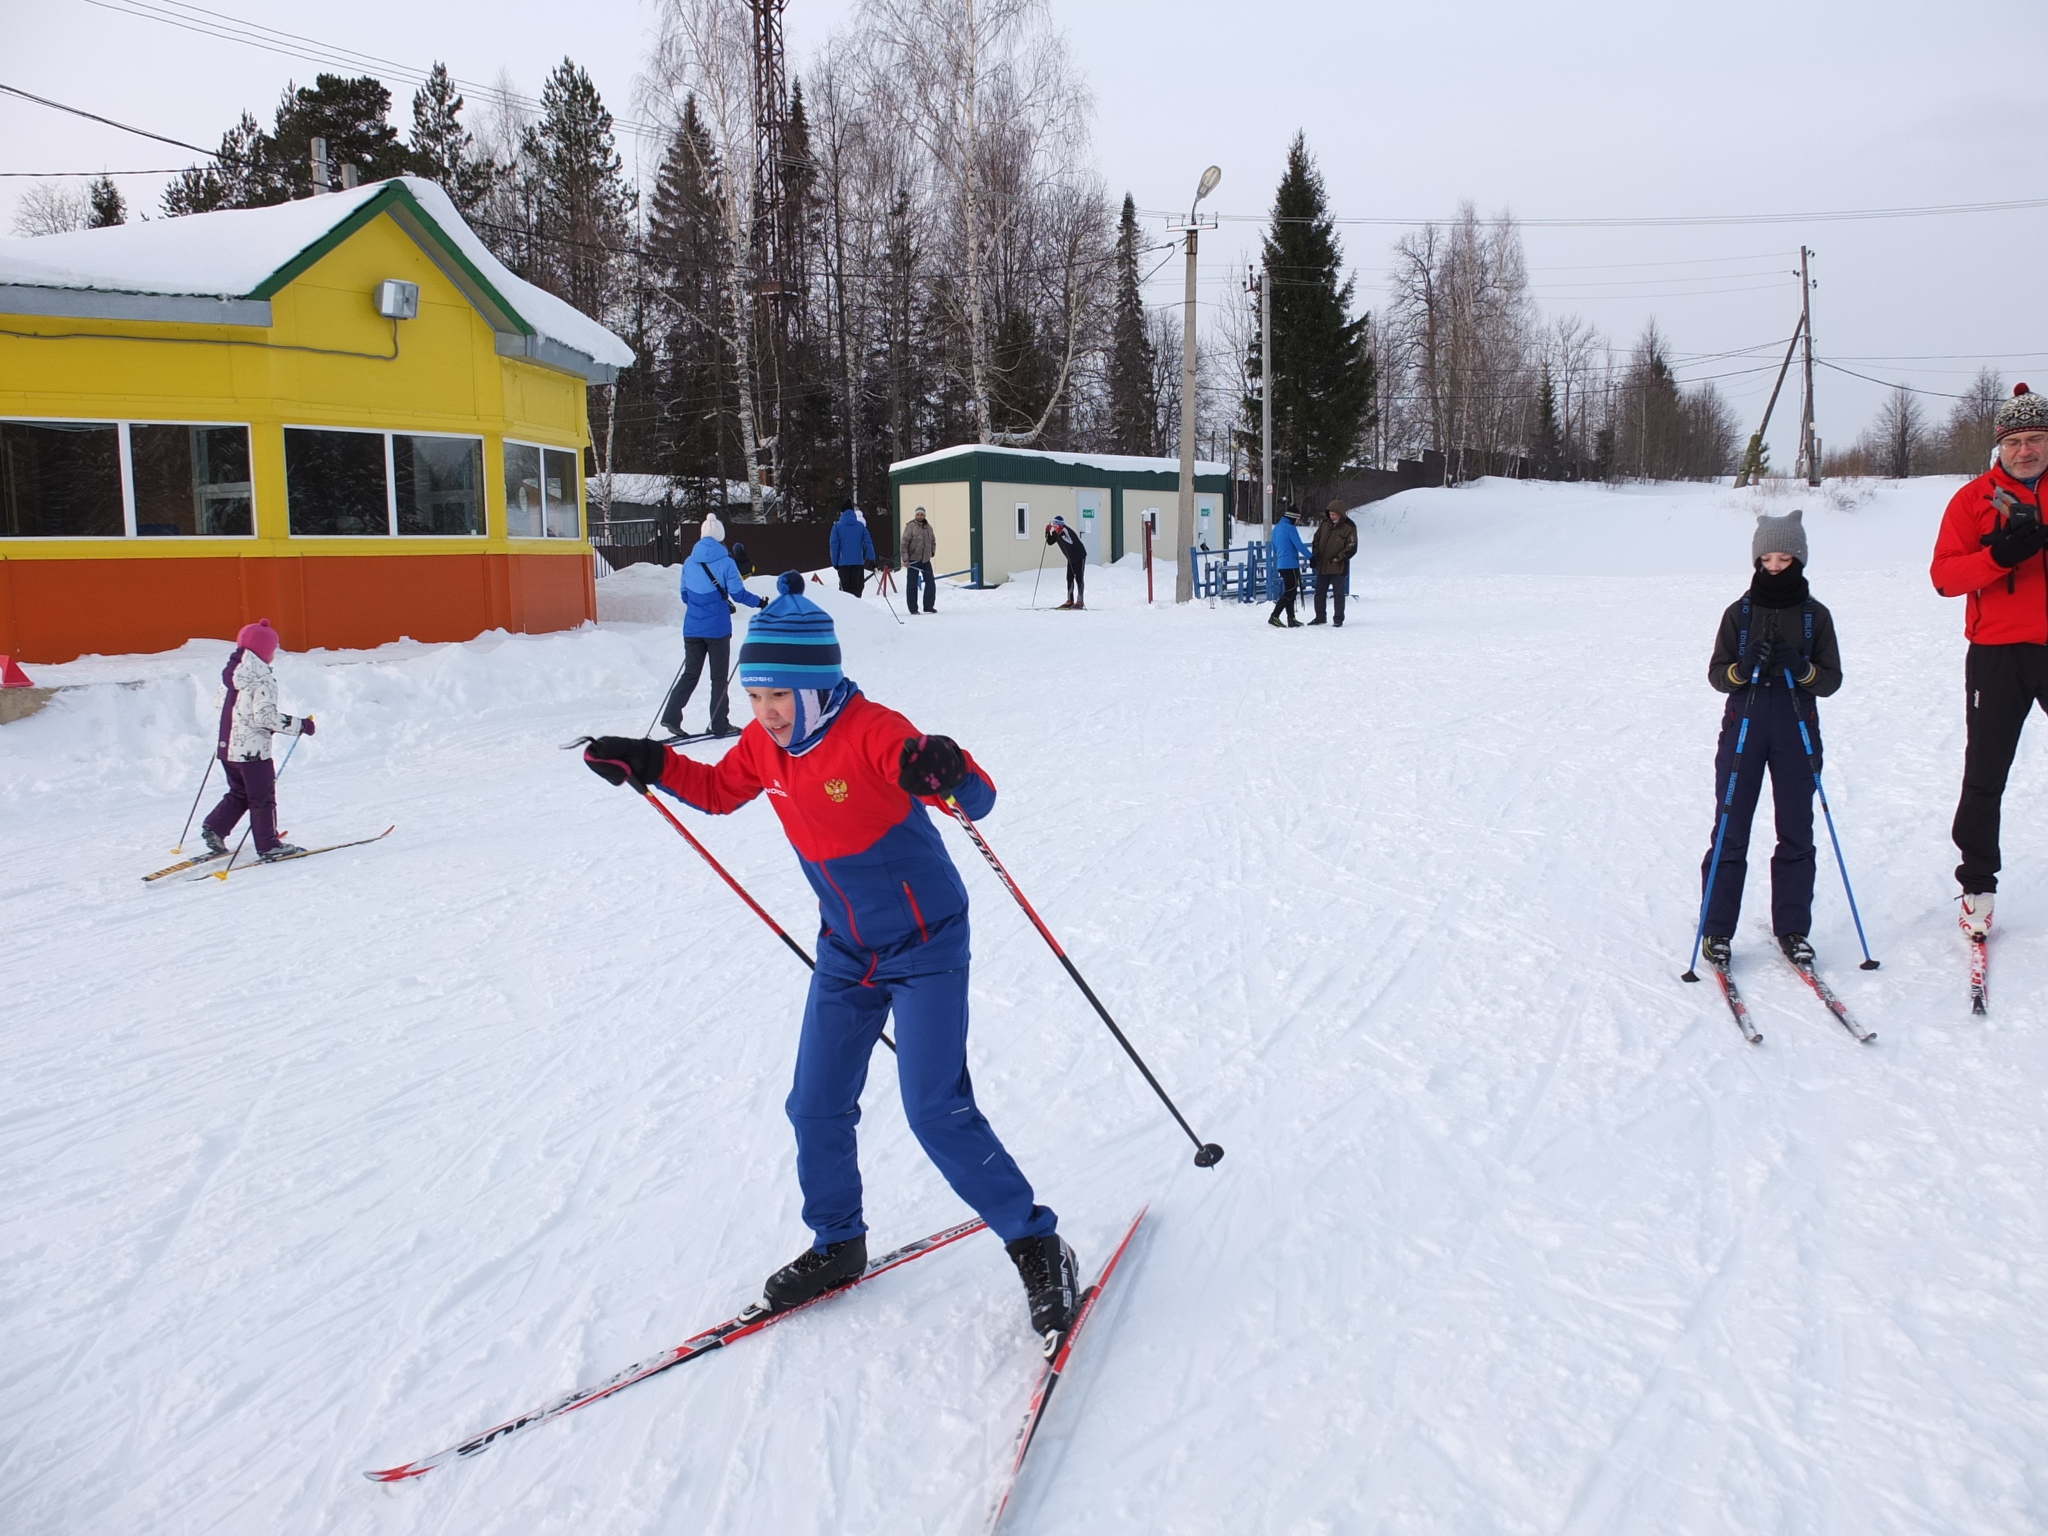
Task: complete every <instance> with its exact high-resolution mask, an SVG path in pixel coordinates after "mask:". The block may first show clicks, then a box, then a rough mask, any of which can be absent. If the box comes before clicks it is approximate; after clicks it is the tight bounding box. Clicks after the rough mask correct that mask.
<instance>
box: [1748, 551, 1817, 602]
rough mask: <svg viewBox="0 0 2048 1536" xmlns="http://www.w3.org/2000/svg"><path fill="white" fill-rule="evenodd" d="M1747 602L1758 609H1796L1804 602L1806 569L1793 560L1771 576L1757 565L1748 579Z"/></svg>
mask: <svg viewBox="0 0 2048 1536" xmlns="http://www.w3.org/2000/svg"><path fill="white" fill-rule="evenodd" d="M1749 600H1750V601H1751V602H1752V603H1754V604H1756V606H1757V607H1759V608H1797V607H1798V606H1799V605H1800V604H1801V603H1803V602H1805V601H1806V569H1805V567H1804V566H1802V565H1800V563H1799V562H1798V561H1797V560H1794V561H1793V562H1792V563H1791V564H1790V565H1788V566H1786V567H1785V569H1783V570H1782V571H1779V572H1777V573H1776V574H1773V573H1772V572H1770V571H1767V570H1765V569H1764V568H1763V566H1762V565H1758V566H1757V568H1756V575H1754V576H1752V577H1751V578H1750V582H1749Z"/></svg>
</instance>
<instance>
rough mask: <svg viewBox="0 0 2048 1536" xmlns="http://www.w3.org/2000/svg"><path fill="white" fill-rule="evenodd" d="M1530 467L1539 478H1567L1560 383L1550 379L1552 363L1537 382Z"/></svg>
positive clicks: (1546, 367) (1547, 365) (1545, 366)
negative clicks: (1559, 406)
mask: <svg viewBox="0 0 2048 1536" xmlns="http://www.w3.org/2000/svg"><path fill="white" fill-rule="evenodd" d="M1529 457H1530V458H1531V459H1532V460H1533V461H1534V462H1533V463H1532V464H1531V466H1530V468H1531V469H1532V470H1533V471H1534V473H1535V476H1536V478H1537V479H1538V480H1562V479H1564V478H1565V463H1564V435H1563V433H1562V432H1561V431H1559V429H1558V424H1557V385H1556V384H1555V383H1553V382H1552V381H1551V377H1550V365H1549V364H1548V363H1546V364H1544V365H1543V371H1542V373H1541V375H1540V376H1539V378H1538V379H1537V383H1536V431H1535V434H1534V441H1533V442H1532V443H1531V444H1530V445H1529Z"/></svg>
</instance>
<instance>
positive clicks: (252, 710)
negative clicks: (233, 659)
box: [226, 650, 304, 763]
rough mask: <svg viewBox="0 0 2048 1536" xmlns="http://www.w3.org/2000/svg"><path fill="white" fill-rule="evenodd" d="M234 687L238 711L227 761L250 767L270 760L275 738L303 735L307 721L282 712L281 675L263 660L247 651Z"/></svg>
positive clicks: (230, 731) (230, 724) (231, 727)
mask: <svg viewBox="0 0 2048 1536" xmlns="http://www.w3.org/2000/svg"><path fill="white" fill-rule="evenodd" d="M230 683H231V686H232V687H233V688H234V690H235V707H234V712H233V714H232V715H231V716H230V717H229V721H228V733H227V735H228V740H227V754H226V757H227V761H229V762H231V763H246V762H249V761H251V760H252V759H255V758H259V757H268V756H270V738H271V737H272V736H296V735H298V734H299V728H300V726H301V725H302V724H304V717H303V716H300V715H287V714H283V713H281V712H280V711H279V710H278V707H277V675H276V674H275V673H273V672H272V671H271V670H270V666H269V663H267V662H266V661H264V659H263V658H262V657H261V656H258V655H257V654H256V653H255V652H254V651H249V650H245V651H243V652H242V660H241V663H240V664H239V665H238V666H237V667H236V668H235V672H234V676H233V678H231V679H230Z"/></svg>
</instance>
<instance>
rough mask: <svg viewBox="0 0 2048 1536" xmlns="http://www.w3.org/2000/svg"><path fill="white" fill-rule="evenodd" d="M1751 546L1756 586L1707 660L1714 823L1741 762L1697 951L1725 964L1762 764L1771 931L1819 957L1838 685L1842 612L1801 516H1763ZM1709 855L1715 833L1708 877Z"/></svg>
mask: <svg viewBox="0 0 2048 1536" xmlns="http://www.w3.org/2000/svg"><path fill="white" fill-rule="evenodd" d="M1750 554H1751V559H1752V561H1753V564H1754V569H1755V574H1754V575H1753V576H1752V577H1751V578H1750V582H1749V590H1748V591H1747V592H1746V593H1744V594H1743V595H1742V596H1741V597H1739V598H1737V599H1736V600H1735V601H1734V602H1732V603H1730V604H1729V605H1728V609H1727V611H1726V612H1725V613H1723V614H1722V615H1721V628H1720V631H1719V633H1717V634H1716V635H1715V637H1714V654H1713V657H1712V659H1710V660H1709V661H1708V663H1707V681H1708V682H1709V683H1710V684H1712V685H1713V687H1714V688H1715V689H1716V691H1718V692H1721V693H1725V694H1727V695H1728V703H1727V705H1726V707H1725V708H1723V710H1722V711H1721V743H1720V747H1719V749H1718V750H1717V751H1716V752H1715V754H1714V825H1715V828H1716V830H1717V831H1718V829H1719V826H1720V818H1721V810H1722V798H1723V796H1724V795H1725V794H1726V792H1727V784H1728V776H1729V774H1730V773H1735V772H1737V770H1738V769H1739V770H1740V771H1739V774H1738V776H1737V778H1736V781H1735V797H1734V799H1733V801H1731V802H1729V804H1728V807H1727V810H1728V833H1727V836H1726V837H1725V838H1724V839H1723V840H1722V843H1721V865H1720V873H1719V874H1717V875H1715V876H1714V891H1713V899H1712V901H1711V902H1710V903H1709V905H1708V907H1707V910H1706V914H1705V915H1706V922H1705V924H1704V925H1703V928H1702V931H1703V933H1704V935H1705V939H1704V942H1703V944H1702V946H1701V951H1700V952H1701V953H1702V954H1704V955H1705V956H1706V957H1707V961H1708V963H1709V964H1711V965H1726V964H1727V963H1728V958H1729V948H1730V945H1729V941H1730V940H1731V939H1733V938H1734V936H1735V921H1736V919H1737V918H1738V917H1739V916H1741V913H1742V882H1743V879H1744V877H1745V876H1746V875H1747V874H1748V872H1749V824H1750V820H1751V818H1752V817H1754V816H1755V815H1756V804H1757V800H1758V799H1759V798H1760V797H1761V795H1762V794H1763V786H1764V772H1765V770H1766V769H1768V770H1769V772H1770V775H1771V805H1772V813H1773V818H1774V820H1775V821H1776V823H1777V829H1778V846H1777V850H1776V851H1775V852H1774V853H1773V854H1772V855H1771V932H1772V933H1774V934H1776V935H1777V936H1778V946H1779V947H1780V948H1781V949H1783V950H1784V951H1785V953H1786V955H1787V956H1788V957H1790V958H1791V959H1792V960H1794V961H1795V962H1801V963H1803V962H1805V961H1808V960H1811V959H1812V958H1813V947H1812V946H1811V945H1810V944H1808V943H1807V942H1806V935H1807V933H1808V931H1809V930H1811V928H1812V927H1813V874H1814V849H1813V786H1814V775H1815V774H1816V773H1818V772H1819V771H1820V765H1821V763H1820V759H1821V740H1820V711H1819V709H1818V708H1817V707H1816V706H1815V704H1814V702H1813V701H1814V700H1815V699H1825V698H1828V697H1830V696H1831V695H1832V694H1833V693H1834V692H1835V690H1836V689H1838V688H1840V687H1841V686H1842V651H1841V647H1840V646H1839V645H1838V644H1837V643H1836V641H1835V620H1834V616H1833V615H1832V614H1830V613H1829V612H1828V611H1827V609H1826V608H1824V607H1822V606H1821V605H1820V604H1819V603H1818V602H1816V601H1814V599H1813V596H1812V594H1811V593H1810V592H1809V591H1808V590H1807V585H1806V527H1805V524H1804V523H1803V522H1802V521H1801V519H1800V515H1799V514H1798V513H1797V512H1793V513H1790V514H1789V515H1787V516H1785V517H1760V518H1758V519H1757V524H1756V534H1755V536H1754V537H1753V538H1752V539H1751V540H1750ZM1802 717H1804V719H1805V721H1806V725H1807V729H1808V730H1809V731H1810V732H1811V734H1812V740H1813V760H1812V761H1811V762H1808V761H1807V756H1806V742H1805V741H1804V740H1802V739H1801V737H1800V734H1799V723H1800V720H1801V718H1802ZM1745 730H1746V732H1747V734H1746V735H1745ZM1738 746H1739V747H1740V749H1741V752H1740V756H1739V757H1738V755H1737V748H1738ZM1713 862H1714V843H1713V839H1712V838H1709V839H1708V842H1707V856H1706V858H1704V859H1702V860H1701V861H1700V879H1701V880H1702V881H1704V880H1705V879H1706V878H1707V875H1708V873H1709V872H1710V871H1711V869H1712V866H1713Z"/></svg>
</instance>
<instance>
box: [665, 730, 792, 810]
mask: <svg viewBox="0 0 2048 1536" xmlns="http://www.w3.org/2000/svg"><path fill="white" fill-rule="evenodd" d="M756 738H759V739H758V740H757V739H756ZM766 740H767V732H765V731H763V730H762V729H761V727H760V725H759V724H751V725H749V726H748V727H747V728H746V729H745V730H743V731H741V732H740V739H739V740H738V741H736V742H734V743H733V744H732V750H731V751H729V752H727V753H726V754H725V756H723V757H721V758H720V759H719V760H718V761H717V762H715V763H700V762H698V761H697V759H695V758H694V757H685V756H684V755H683V754H682V753H680V752H678V751H676V749H675V748H673V747H670V748H669V749H668V766H667V767H665V768H663V769H662V770H661V787H662V788H663V789H665V790H667V791H668V792H669V793H670V794H672V795H674V796H675V797H676V798H677V799H678V800H680V801H682V802H683V803H684V804H685V805H693V806H695V807H696V808H697V809H698V810H700V811H705V812H708V813H709V814H710V815H713V816H730V815H731V814H732V813H733V812H734V811H736V810H738V809H739V808H740V807H741V806H743V805H745V804H746V803H747V802H748V801H749V800H751V799H753V798H754V797H755V796H756V795H758V794H760V793H761V787H762V784H761V775H760V773H759V771H758V770H757V769H756V767H755V763H754V753H755V751H756V750H757V749H758V748H759V747H760V744H761V742H762V741H766Z"/></svg>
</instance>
